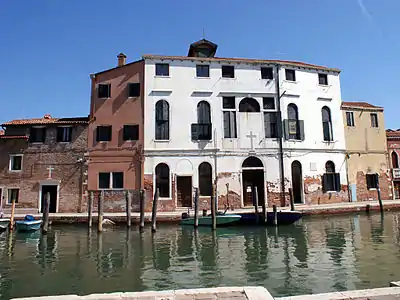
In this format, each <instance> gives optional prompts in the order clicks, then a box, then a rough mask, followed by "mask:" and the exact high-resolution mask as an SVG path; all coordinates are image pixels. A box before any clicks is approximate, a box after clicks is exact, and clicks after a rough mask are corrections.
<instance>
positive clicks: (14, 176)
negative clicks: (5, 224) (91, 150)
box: [0, 115, 89, 212]
mask: <svg viewBox="0 0 400 300" xmlns="http://www.w3.org/2000/svg"><path fill="white" fill-rule="evenodd" d="M88 121H89V118H88V117H77V118H53V117H51V116H50V115H45V116H44V117H43V118H39V119H26V120H13V121H10V122H6V123H4V124H2V125H1V126H2V127H3V129H4V131H3V134H2V135H0V195H1V197H0V199H1V203H0V205H1V206H0V207H3V210H8V209H9V208H10V206H11V203H12V200H13V199H14V200H15V202H16V209H17V212H18V211H19V212H24V211H26V212H29V211H30V212H38V211H41V210H42V207H43V205H42V200H43V196H44V195H45V194H47V193H50V212H80V211H82V210H84V209H85V203H84V202H85V201H84V199H83V197H84V193H85V191H86V180H85V174H86V164H85V153H86V149H87V128H88Z"/></svg>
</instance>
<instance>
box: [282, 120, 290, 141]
mask: <svg viewBox="0 0 400 300" xmlns="http://www.w3.org/2000/svg"><path fill="white" fill-rule="evenodd" d="M283 132H284V136H285V140H288V139H289V137H290V135H289V120H288V119H285V120H283Z"/></svg>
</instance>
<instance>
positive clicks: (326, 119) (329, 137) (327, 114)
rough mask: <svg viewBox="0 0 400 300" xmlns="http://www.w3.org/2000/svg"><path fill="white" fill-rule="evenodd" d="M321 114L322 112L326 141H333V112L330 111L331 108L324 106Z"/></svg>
mask: <svg viewBox="0 0 400 300" xmlns="http://www.w3.org/2000/svg"><path fill="white" fill-rule="evenodd" d="M321 112H322V131H323V134H324V141H326V142H330V141H333V133H332V119H331V110H330V109H329V107H327V106H324V107H323V108H322V110H321Z"/></svg>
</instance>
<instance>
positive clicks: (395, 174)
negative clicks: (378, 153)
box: [386, 129, 400, 199]
mask: <svg viewBox="0 0 400 300" xmlns="http://www.w3.org/2000/svg"><path fill="white" fill-rule="evenodd" d="M386 139H387V148H388V152H389V157H390V159H389V161H390V178H391V180H392V189H393V199H400V168H399V155H400V130H399V129H397V130H392V129H388V130H386Z"/></svg>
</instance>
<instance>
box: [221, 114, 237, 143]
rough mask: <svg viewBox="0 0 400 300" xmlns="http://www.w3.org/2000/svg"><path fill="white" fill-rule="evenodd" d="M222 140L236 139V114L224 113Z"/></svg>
mask: <svg viewBox="0 0 400 300" xmlns="http://www.w3.org/2000/svg"><path fill="white" fill-rule="evenodd" d="M223 114H224V138H237V129H236V112H235V111H224V112H223Z"/></svg>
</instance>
